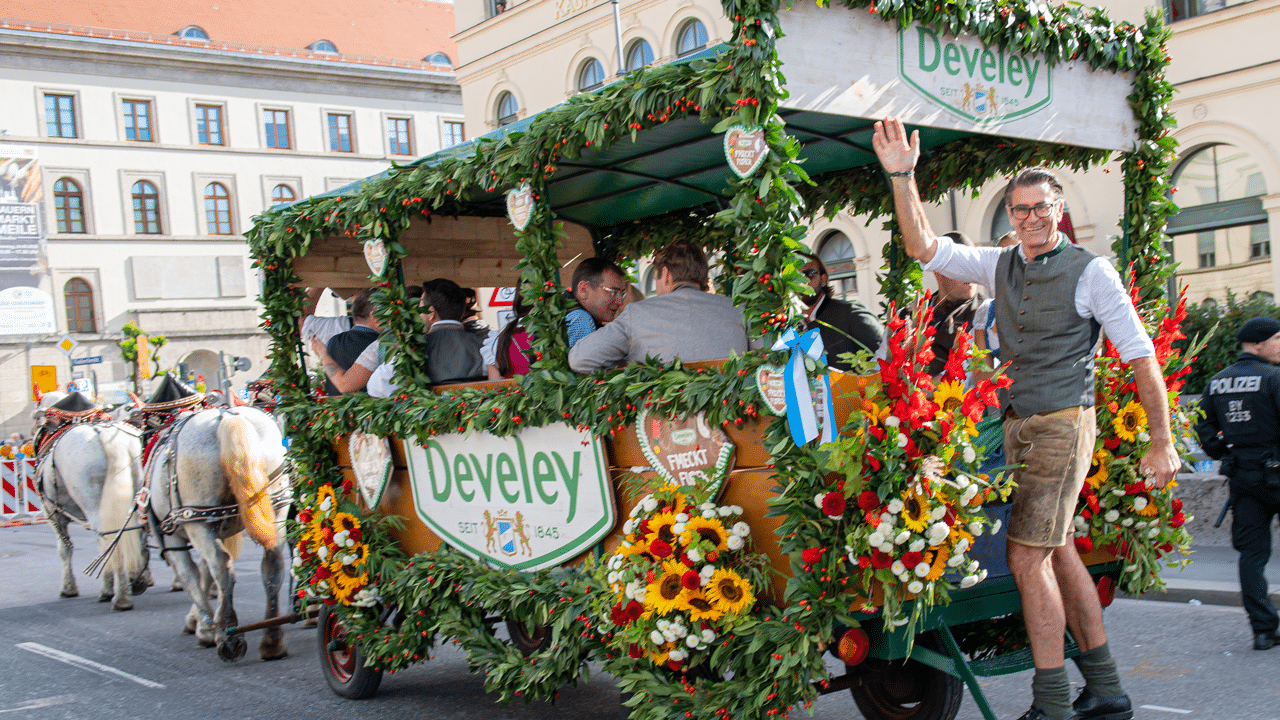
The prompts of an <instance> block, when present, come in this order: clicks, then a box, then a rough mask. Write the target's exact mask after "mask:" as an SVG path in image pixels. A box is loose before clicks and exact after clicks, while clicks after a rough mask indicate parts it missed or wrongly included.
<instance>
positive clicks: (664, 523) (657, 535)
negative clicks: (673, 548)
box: [644, 512, 676, 545]
mask: <svg viewBox="0 0 1280 720" xmlns="http://www.w3.org/2000/svg"><path fill="white" fill-rule="evenodd" d="M675 524H676V514H675V513H674V512H664V513H658V514H657V515H654V516H653V517H652V518H651V519H650V520H649V534H648V535H645V536H644V539H645V540H646V541H648V543H649V544H650V545H652V544H653V541H654V540H662V541H664V542H666V543H668V544H671V543H674V542H675V541H676V534H675V533H674V532H673V531H672V530H671V526H672V525H675Z"/></svg>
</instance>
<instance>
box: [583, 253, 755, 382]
mask: <svg viewBox="0 0 1280 720" xmlns="http://www.w3.org/2000/svg"><path fill="white" fill-rule="evenodd" d="M653 267H654V278H655V280H656V284H657V287H658V296H657V297H653V298H649V299H648V300H643V301H641V302H637V303H630V304H628V305H627V306H626V307H625V308H623V310H622V312H621V313H619V314H618V317H617V318H615V319H614V321H613V322H611V323H609V324H608V325H605V326H604V327H602V328H600V329H599V330H597V331H595V332H593V333H591V334H590V335H588V336H586V337H585V338H583V339H582V340H579V341H578V343H577V344H576V345H574V346H573V348H572V349H571V350H570V351H569V366H570V367H571V368H573V369H574V370H576V371H577V372H591V371H593V370H599V369H601V368H607V367H613V366H615V365H620V364H622V362H623V361H625V360H631V361H632V362H638V361H641V360H644V359H645V358H648V357H656V358H658V359H660V360H662V361H663V362H671V361H672V360H674V359H676V358H680V359H681V360H683V361H685V362H695V361H698V360H713V359H716V358H724V357H729V354H730V353H731V352H736V353H743V352H746V351H747V333H746V330H745V329H743V323H742V311H741V310H739V309H738V308H736V307H734V306H733V303H732V302H730V300H729V298H727V297H724V296H722V295H713V294H711V293H709V292H707V290H708V287H709V284H708V282H707V256H706V254H705V253H703V252H702V249H701V248H699V247H698V246H696V245H693V244H692V243H689V242H686V241H683V240H680V241H676V242H673V243H671V244H670V245H668V246H667V247H665V248H663V249H662V250H661V251H659V252H658V253H657V254H656V255H655V256H654V258H653Z"/></svg>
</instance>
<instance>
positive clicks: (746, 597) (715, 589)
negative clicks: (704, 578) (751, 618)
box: [706, 568, 756, 613]
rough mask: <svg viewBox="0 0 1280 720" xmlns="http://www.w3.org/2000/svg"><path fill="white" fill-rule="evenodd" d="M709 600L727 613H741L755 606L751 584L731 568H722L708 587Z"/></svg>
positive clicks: (712, 577)
mask: <svg viewBox="0 0 1280 720" xmlns="http://www.w3.org/2000/svg"><path fill="white" fill-rule="evenodd" d="M706 594H707V599H708V600H710V601H711V602H712V603H713V604H715V605H716V607H718V608H720V610H721V611H723V612H725V613H739V612H742V611H743V610H746V609H748V608H750V607H751V606H752V605H753V604H755V601H756V596H755V593H753V592H752V591H751V584H750V583H748V582H747V581H746V580H744V579H742V576H741V575H739V574H738V573H736V572H734V571H732V570H730V569H729V568H720V569H719V570H717V571H716V573H715V575H712V576H711V582H709V583H707V586H706Z"/></svg>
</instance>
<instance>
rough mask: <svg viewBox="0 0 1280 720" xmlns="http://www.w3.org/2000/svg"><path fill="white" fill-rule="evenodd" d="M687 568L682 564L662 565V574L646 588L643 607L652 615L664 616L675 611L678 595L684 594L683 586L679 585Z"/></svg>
mask: <svg viewBox="0 0 1280 720" xmlns="http://www.w3.org/2000/svg"><path fill="white" fill-rule="evenodd" d="M688 569H689V568H687V567H685V566H684V563H679V562H674V561H667V562H665V563H663V564H662V574H661V575H658V577H657V578H656V579H655V580H654V581H653V582H651V583H649V586H648V588H646V590H645V593H644V607H645V610H648V611H650V612H652V613H656V614H658V615H666V614H667V613H669V612H671V611H672V610H676V609H678V608H679V606H680V593H682V592H684V585H682V584H681V583H680V578H681V576H683V575H684V573H685V571H686V570H688Z"/></svg>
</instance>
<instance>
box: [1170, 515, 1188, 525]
mask: <svg viewBox="0 0 1280 720" xmlns="http://www.w3.org/2000/svg"><path fill="white" fill-rule="evenodd" d="M1186 521H1187V516H1186V514H1185V513H1183V512H1181V511H1179V512H1178V513H1177V514H1176V515H1174V516H1173V517H1171V518H1169V527H1172V528H1180V527H1182V524H1183V523H1185V522H1186Z"/></svg>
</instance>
